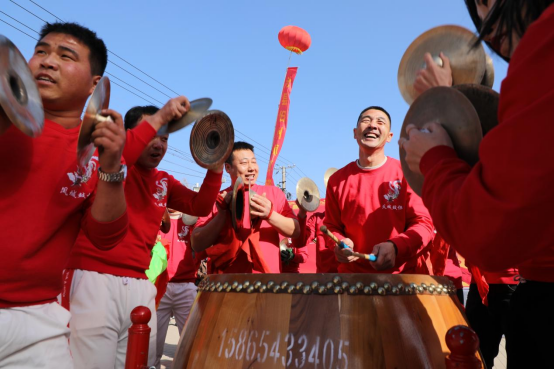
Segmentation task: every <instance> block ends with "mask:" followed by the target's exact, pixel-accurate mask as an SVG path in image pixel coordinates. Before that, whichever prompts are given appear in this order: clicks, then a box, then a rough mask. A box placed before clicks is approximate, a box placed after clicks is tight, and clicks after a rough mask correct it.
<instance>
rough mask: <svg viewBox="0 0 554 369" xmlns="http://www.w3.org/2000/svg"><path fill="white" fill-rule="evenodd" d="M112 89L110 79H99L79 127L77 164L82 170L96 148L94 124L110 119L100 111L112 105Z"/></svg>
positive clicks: (105, 77)
mask: <svg viewBox="0 0 554 369" xmlns="http://www.w3.org/2000/svg"><path fill="white" fill-rule="evenodd" d="M110 91H111V87H110V79H109V78H108V77H107V76H104V77H102V78H100V81H98V84H97V85H96V87H95V88H94V91H93V92H92V95H91V97H90V100H89V102H88V105H87V109H86V110H85V115H84V117H83V121H82V122H81V128H80V129H79V138H78V140H77V164H78V165H79V170H80V171H85V170H86V167H87V165H88V162H89V161H90V158H92V155H93V154H94V150H95V149H96V148H95V147H94V144H93V143H92V132H94V126H95V125H96V124H97V123H98V122H101V121H105V120H107V119H109V118H106V117H104V116H102V115H100V112H101V111H102V110H104V109H108V106H109V105H110ZM83 173H84V172H83Z"/></svg>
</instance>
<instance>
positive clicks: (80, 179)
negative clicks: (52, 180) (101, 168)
mask: <svg viewBox="0 0 554 369" xmlns="http://www.w3.org/2000/svg"><path fill="white" fill-rule="evenodd" d="M95 160H98V157H97V156H94V157H93V158H92V160H91V161H89V162H88V164H87V168H86V169H85V173H82V171H81V170H80V169H77V170H76V171H75V172H72V173H67V176H68V177H69V179H70V180H71V182H72V184H71V186H80V185H81V184H84V183H87V182H88V180H89V179H90V177H92V173H93V172H94V171H96V161H95Z"/></svg>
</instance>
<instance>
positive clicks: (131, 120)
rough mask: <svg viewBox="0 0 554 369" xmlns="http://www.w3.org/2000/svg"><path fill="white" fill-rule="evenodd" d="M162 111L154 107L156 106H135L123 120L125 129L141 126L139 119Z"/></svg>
mask: <svg viewBox="0 0 554 369" xmlns="http://www.w3.org/2000/svg"><path fill="white" fill-rule="evenodd" d="M158 110H160V108H158V107H156V106H154V105H146V106H135V107H132V108H131V109H129V111H128V112H127V113H125V118H123V121H124V122H125V129H133V128H135V127H136V126H137V124H139V123H140V122H139V119H140V117H142V116H143V115H154V114H156V113H157V112H158Z"/></svg>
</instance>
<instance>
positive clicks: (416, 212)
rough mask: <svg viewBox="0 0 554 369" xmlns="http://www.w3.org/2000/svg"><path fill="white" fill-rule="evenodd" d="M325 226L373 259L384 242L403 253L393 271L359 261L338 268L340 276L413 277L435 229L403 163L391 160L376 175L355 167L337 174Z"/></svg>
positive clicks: (328, 198)
mask: <svg viewBox="0 0 554 369" xmlns="http://www.w3.org/2000/svg"><path fill="white" fill-rule="evenodd" d="M324 223H325V225H326V226H327V228H328V229H329V230H330V231H331V232H333V233H334V234H335V235H336V236H337V238H338V239H339V240H341V239H343V238H350V239H351V240H352V241H353V242H354V250H355V251H357V252H361V253H364V254H369V253H371V252H372V251H373V247H374V246H375V245H377V244H379V243H381V242H385V241H392V242H394V244H395V245H396V247H397V248H398V255H397V256H396V264H395V266H394V267H393V268H391V269H388V270H382V271H377V270H375V269H374V268H373V267H372V266H371V264H370V263H369V262H368V261H366V260H357V261H355V262H352V263H339V267H338V269H339V272H341V273H414V272H415V270H416V266H417V265H418V259H419V258H420V257H421V255H420V254H419V253H420V252H421V251H422V250H423V248H424V247H425V246H426V245H427V244H429V242H430V241H431V239H432V238H433V229H434V227H433V222H432V221H431V217H430V216H429V213H428V211H427V209H426V208H425V206H424V205H423V203H422V201H421V198H420V197H419V196H417V195H416V194H415V193H414V192H413V190H412V189H411V188H410V187H409V186H408V183H407V182H406V179H405V178H404V174H403V173H402V168H401V167H400V162H399V161H398V160H396V159H393V158H390V157H388V158H387V161H386V163H385V164H383V166H381V167H379V168H376V169H371V170H369V169H362V168H360V167H359V166H358V164H357V162H356V161H354V162H352V163H350V164H348V165H347V166H345V167H344V168H342V169H339V170H338V171H337V172H335V173H334V174H333V175H332V176H331V178H329V182H328V184H327V195H326V196H325V220H324Z"/></svg>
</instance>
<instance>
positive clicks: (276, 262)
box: [196, 184, 296, 273]
mask: <svg viewBox="0 0 554 369" xmlns="http://www.w3.org/2000/svg"><path fill="white" fill-rule="evenodd" d="M252 189H253V190H254V191H256V193H257V194H258V195H263V194H264V193H265V194H266V197H267V198H268V199H269V200H270V201H271V202H272V203H273V211H274V212H277V213H279V214H281V215H283V216H285V217H288V218H294V219H296V216H295V215H294V212H293V211H292V209H291V207H290V205H289V203H288V201H287V199H286V197H285V195H284V193H283V191H281V190H280V189H279V188H277V187H275V186H259V185H256V184H254V185H252ZM232 190H233V189H232V187H229V188H226V189H225V190H223V191H221V192H224V191H226V192H229V191H232ZM217 212H218V209H217V206H216V205H215V204H214V206H213V208H212V212H211V214H209V215H208V216H206V217H201V218H199V219H198V221H197V222H196V227H197V228H200V227H203V226H204V225H206V224H207V223H208V222H209V221H210V220H211V219H212V218H213V217H214V216H215V215H216V214H217ZM228 213H229V212H228ZM227 217H229V219H228V222H227V224H228V226H230V214H227ZM249 223H250V214H249V212H248V211H247V208H246V209H245V211H244V218H243V224H249ZM223 232H224V231H223V230H222V231H221V233H220V237H221V235H222V234H223ZM249 232H250V230H249V229H248V227H244V228H242V229H241V233H239V234H238V235H237V237H238V238H239V239H242V240H244V239H246V234H247V233H249ZM243 233H244V234H243ZM259 244H260V248H261V251H262V256H263V259H264V260H265V262H266V264H267V266H268V267H269V269H270V270H271V273H279V270H280V267H279V266H280V263H281V254H280V251H279V233H278V232H277V230H275V228H273V226H271V224H269V223H268V222H267V221H265V220H263V221H262V222H261V225H260V242H259ZM206 252H207V254H208V256H211V255H210V249H206ZM239 252H241V251H239ZM208 264H209V268H211V265H210V263H208ZM222 272H224V273H259V272H260V271H258V270H255V269H254V268H253V264H252V263H250V262H249V261H248V259H247V256H246V254H244V253H242V252H241V254H240V255H238V257H237V259H236V260H234V261H233V262H232V263H231V264H230V265H229V266H228V267H227V268H226V269H225V270H224V271H222Z"/></svg>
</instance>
